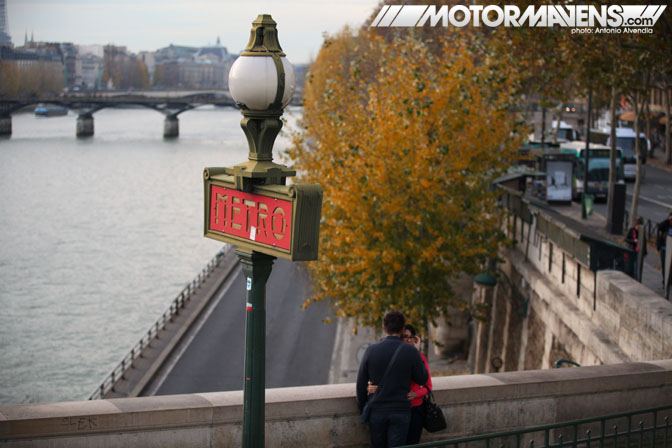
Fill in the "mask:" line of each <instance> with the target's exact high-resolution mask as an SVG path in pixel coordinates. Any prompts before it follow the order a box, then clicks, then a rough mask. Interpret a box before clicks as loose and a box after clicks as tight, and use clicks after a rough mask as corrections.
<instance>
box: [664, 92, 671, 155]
mask: <svg viewBox="0 0 672 448" xmlns="http://www.w3.org/2000/svg"><path fill="white" fill-rule="evenodd" d="M671 87H672V86H670V84H669V82H667V79H666V80H665V85H664V89H663V101H665V119H666V120H665V163H667V164H668V165H669V164H671V163H672V154H671V153H670V146H671V145H670V119H671V118H672V117H670V109H671V107H670V103H671V102H672V88H671Z"/></svg>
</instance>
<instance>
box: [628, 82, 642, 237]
mask: <svg viewBox="0 0 672 448" xmlns="http://www.w3.org/2000/svg"><path fill="white" fill-rule="evenodd" d="M632 103H633V104H632V106H633V108H634V113H635V118H634V120H635V122H634V128H635V129H634V130H635V155H636V160H637V176H636V178H635V189H634V191H633V192H632V206H631V207H630V223H629V227H634V225H635V220H636V219H637V208H638V207H639V191H640V189H641V184H642V154H641V149H640V146H641V145H640V144H639V117H640V107H639V105H640V104H641V103H642V98H640V96H639V93H634V94H633V95H632Z"/></svg>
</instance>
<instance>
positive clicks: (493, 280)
mask: <svg viewBox="0 0 672 448" xmlns="http://www.w3.org/2000/svg"><path fill="white" fill-rule="evenodd" d="M495 271H496V272H497V273H498V274H500V275H501V276H502V277H503V278H504V280H506V283H508V285H509V289H510V290H511V294H512V295H513V298H514V300H515V301H516V302H517V304H518V306H519V307H520V311H519V315H520V316H521V317H527V309H528V305H529V300H526V299H524V298H522V297H520V296H519V295H518V293H517V292H516V290H515V289H514V288H513V283H512V282H511V279H510V278H509V276H508V275H506V273H505V272H504V271H502V270H501V269H500V268H498V267H495ZM474 281H475V282H476V283H478V284H479V285H481V286H487V287H493V286H495V285H497V277H495V276H494V275H492V274H490V273H489V272H482V273H480V274H478V275H476V277H474Z"/></svg>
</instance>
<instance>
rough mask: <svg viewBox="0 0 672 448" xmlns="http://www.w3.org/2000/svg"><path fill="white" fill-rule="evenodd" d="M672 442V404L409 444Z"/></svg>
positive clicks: (549, 447)
mask: <svg viewBox="0 0 672 448" xmlns="http://www.w3.org/2000/svg"><path fill="white" fill-rule="evenodd" d="M671 444H672V405H668V406H660V407H656V408H650V409H643V410H637V411H632V412H623V413H619V414H611V415H605V416H603V417H596V418H586V419H580V420H572V421H568V422H562V423H556V424H551V425H544V426H536V427H532V428H526V429H520V430H515V431H506V432H499V433H492V434H484V435H479V436H471V437H462V438H459V439H451V440H437V441H435V442H429V443H420V444H418V445H408V447H410V446H413V447H416V448H420V447H423V448H424V447H427V448H429V447H452V448H459V447H461V446H462V447H469V448H475V447H511V448H523V447H531V448H535V447H539V448H556V447H557V448H560V447H563V446H568V447H586V448H589V447H590V446H599V447H620V446H623V447H631V446H636V447H640V448H641V447H652V448H653V447H661V448H669V447H670V446H671Z"/></svg>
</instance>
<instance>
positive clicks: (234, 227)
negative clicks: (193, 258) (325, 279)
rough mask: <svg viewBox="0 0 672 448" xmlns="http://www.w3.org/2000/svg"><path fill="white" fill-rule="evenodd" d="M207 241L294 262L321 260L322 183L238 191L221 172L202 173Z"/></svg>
mask: <svg viewBox="0 0 672 448" xmlns="http://www.w3.org/2000/svg"><path fill="white" fill-rule="evenodd" d="M203 177H204V194H205V219H204V235H205V236H206V237H207V238H212V239H215V240H219V241H223V242H225V243H229V244H232V245H234V246H237V247H238V248H240V249H243V250H252V251H256V252H261V253H264V254H267V255H272V256H275V257H281V258H286V259H288V260H292V261H311V260H316V259H317V253H318V242H319V229H320V216H321V211H322V187H321V186H320V185H319V184H295V185H289V186H286V185H255V186H254V187H253V188H252V191H251V192H247V191H241V190H239V189H236V188H235V180H234V177H233V176H231V175H228V174H226V173H225V172H222V169H220V168H206V169H205V171H204V176H203Z"/></svg>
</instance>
